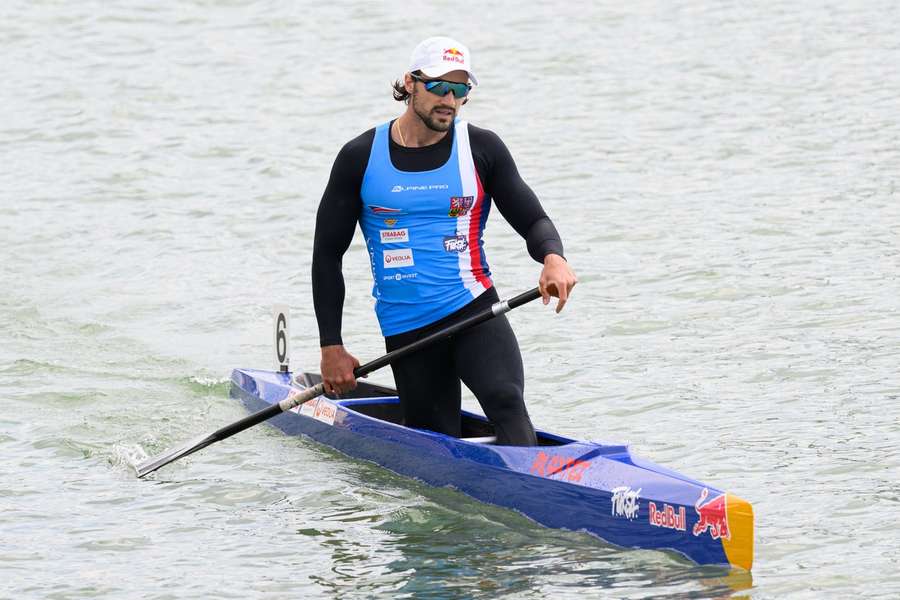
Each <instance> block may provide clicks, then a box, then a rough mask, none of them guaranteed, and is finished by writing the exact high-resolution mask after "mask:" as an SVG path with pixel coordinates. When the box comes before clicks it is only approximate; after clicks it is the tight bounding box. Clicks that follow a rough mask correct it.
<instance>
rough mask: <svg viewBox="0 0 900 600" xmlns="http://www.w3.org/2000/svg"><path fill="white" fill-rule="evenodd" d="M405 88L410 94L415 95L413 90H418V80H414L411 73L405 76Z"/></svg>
mask: <svg viewBox="0 0 900 600" xmlns="http://www.w3.org/2000/svg"><path fill="white" fill-rule="evenodd" d="M403 87H404V88H406V91H407V92H408V93H409V94H412V93H413V90H415V89H416V80H415V79H413V78H412V75H410V74H409V73H407V74H405V75H404V76H403Z"/></svg>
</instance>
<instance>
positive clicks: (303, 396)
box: [137, 288, 541, 477]
mask: <svg viewBox="0 0 900 600" xmlns="http://www.w3.org/2000/svg"><path fill="white" fill-rule="evenodd" d="M540 297H541V292H540V290H538V288H534V289H532V290H529V291H527V292H525V293H523V294H519V295H518V296H515V297H514V298H510V299H509V300H504V301H500V302H497V303H496V304H494V305H493V306H491V307H490V308H489V309H487V310H484V311H482V312H480V313H478V314H476V315H472V316H471V317H469V318H468V319H464V320H462V321H459V322H458V323H454V324H453V325H450V326H448V327H446V328H444V329H442V330H440V331H436V332H435V333H432V334H431V335H429V336H427V337H424V338H422V339H421V340H418V341H416V342H413V343H412V344H409V345H408V346H404V347H402V348H398V349H396V350H394V351H393V352H389V353H387V354H385V355H384V356H381V357H379V358H376V359H375V360H373V361H371V362H368V363H366V364H364V365H361V366H359V367H357V368H356V369H354V370H353V375H354V376H355V377H356V378H357V379H359V378H360V377H365V376H366V375H368V374H369V373H371V372H373V371H376V370H378V369H381V368H382V367H386V366H387V365H389V364H391V363H392V362H394V361H395V360H397V359H400V358H403V357H404V356H408V355H410V354H412V353H413V352H416V351H418V350H421V349H422V348H424V347H426V346H430V345H431V344H433V343H435V342H437V341H440V340H443V339H445V338H448V337H450V336H451V335H453V334H456V333H459V332H460V331H462V330H464V329H468V328H470V327H474V326H475V325H478V324H480V323H483V322H485V321H487V320H489V319H493V318H494V317H496V316H498V315H502V314H504V313H507V312H509V311H511V310H512V309H514V308H518V307H520V306H522V305H523V304H527V303H528V302H531V301H532V300H537V299H538V298H540ZM324 393H325V386H324V385H323V384H321V383H319V384H317V385H315V386H313V387H311V388H307V389H305V390H303V391H302V392H300V393H297V394H291V395H289V396H288V397H287V398H285V399H284V400H282V401H281V402H279V403H277V404H273V405H271V406H268V407H266V408H264V409H262V410H260V411H258V412H255V413H253V414H252V415H248V416H246V417H244V418H243V419H241V420H239V421H235V422H234V423H232V424H231V425H226V426H225V427H222V428H221V429H218V430H216V431H214V432H212V433H210V434H208V435H204V436H201V437H197V438H194V439H192V440H189V441H187V442H185V443H184V444H182V445H181V446H179V447H177V448H173V449H171V450H169V451H167V452H164V453H162V454H160V455H158V456H155V457H153V458H151V459H149V460H147V461H144V462H143V463H141V464H139V465H138V466H137V476H138V477H143V476H145V475H148V474H150V473H152V472H153V471H156V470H157V469H159V468H160V467H164V466H165V465H167V464H169V463H171V462H175V461H176V460H178V459H179V458H182V457H185V456H187V455H189V454H193V453H194V452H196V451H198V450H202V449H203V448H206V447H207V446H209V445H211V444H214V443H216V442H220V441H222V440H224V439H225V438H229V437H231V436H233V435H234V434H236V433H240V432H241V431H244V430H245V429H249V428H250V427H253V426H254V425H258V424H259V423H262V422H263V421H266V420H268V419H271V418H272V417H274V416H276V415H279V414H281V413H283V412H285V411H288V410H290V409H292V408H294V407H296V406H300V405H301V404H303V403H304V402H307V401H309V400H312V399H313V398H317V397H319V396H321V395H322V394H324Z"/></svg>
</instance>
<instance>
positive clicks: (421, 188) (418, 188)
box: [391, 183, 450, 194]
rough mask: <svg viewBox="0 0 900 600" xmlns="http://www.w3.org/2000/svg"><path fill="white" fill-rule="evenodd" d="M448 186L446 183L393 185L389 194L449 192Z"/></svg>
mask: <svg viewBox="0 0 900 600" xmlns="http://www.w3.org/2000/svg"><path fill="white" fill-rule="evenodd" d="M449 189H450V186H449V185H447V184H446V183H431V184H428V185H395V186H394V187H392V188H391V193H394V194H396V193H399V192H429V191H432V190H449Z"/></svg>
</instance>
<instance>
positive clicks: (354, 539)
mask: <svg viewBox="0 0 900 600" xmlns="http://www.w3.org/2000/svg"><path fill="white" fill-rule="evenodd" d="M0 17H2V18H0V56H2V58H0V76H2V79H0V80H2V84H0V408H2V413H0V453H2V468H0V597H2V598H94V597H96V598H138V597H142V598H159V599H162V598H211V597H220V598H286V597H304V598H307V597H309V598H317V597H318V598H328V597H341V598H370V597H385V598H388V597H421V598H498V597H510V598H543V597H554V598H558V597H563V598H574V597H581V596H588V597H603V598H646V597H660V598H664V597H671V598H695V597H696V598H702V597H723V596H724V597H727V596H731V595H737V596H748V597H752V598H784V597H790V598H821V597H834V598H843V597H848V596H851V595H854V596H856V595H859V596H865V597H883V598H893V597H897V596H898V595H900V575H898V574H897V571H896V564H897V562H898V560H900V534H898V533H897V524H898V523H900V483H898V482H900V452H898V445H900V421H898V416H897V414H898V408H897V407H898V398H900V375H898V369H897V366H898V358H900V349H898V341H900V314H898V306H900V300H898V297H900V285H898V283H900V282H898V272H900V250H898V248H900V198H898V194H897V191H896V188H897V185H898V179H900V124H898V121H900V109H898V106H900V104H898V101H897V98H898V97H900V71H898V69H897V65H898V64H900V42H898V40H900V38H898V37H897V33H896V24H897V23H898V22H900V10H898V8H897V6H896V4H895V3H892V2H887V1H882V2H879V1H872V2H859V3H844V4H840V3H838V4H825V3H817V2H801V3H791V2H765V3H757V4H752V5H751V4H740V3H725V2H715V3H706V2H697V1H683V2H675V3H670V2H666V3H664V2H659V3H652V2H639V3H631V4H628V5H627V8H625V7H623V5H621V4H620V3H611V2H610V3H597V4H592V5H579V4H577V3H563V2H551V3H540V4H538V3H534V4H528V3H519V2H494V3H489V4H487V5H484V6H481V5H478V4H475V3H468V2H448V1H441V2H431V3H424V2H413V3H400V2H395V3H387V4H377V3H366V2H360V1H356V2H333V3H329V4H327V5H321V4H301V3H290V2H242V1H236V0H235V1H229V2H225V1H223V2H214V1H207V2H199V1H198V2H179V3H156V2H149V1H143V2H141V1H135V2H106V3H100V2H83V3H72V2H50V1H45V2H40V1H37V2H25V1H21V0H18V1H16V0H14V1H13V2H7V3H4V4H3V6H2V7H0ZM437 33H449V34H451V35H456V36H458V37H460V38H461V39H462V40H463V41H465V42H466V43H467V44H468V45H469V46H470V47H471V49H472V51H473V54H474V56H475V63H476V69H477V70H478V73H479V78H480V80H481V82H482V85H481V86H480V87H479V88H478V89H477V91H476V93H475V95H474V96H473V99H472V102H470V103H469V104H468V105H467V106H466V108H465V110H464V112H463V116H465V117H466V118H468V119H470V120H471V121H473V122H475V123H476V124H479V125H482V126H486V127H489V128H492V129H494V130H495V131H497V132H498V133H499V134H500V135H501V136H502V137H503V138H504V140H505V141H506V142H507V145H508V146H509V147H510V148H511V150H512V152H513V154H514V156H515V157H516V158H517V161H518V164H519V168H520V170H521V171H522V173H523V174H524V176H525V178H526V179H527V180H528V181H529V182H530V183H531V185H532V186H533V187H534V189H535V190H536V191H537V192H538V194H539V196H540V197H541V199H542V201H543V203H544V206H545V208H546V209H547V211H548V212H549V213H550V215H551V216H552V217H553V219H554V220H555V222H556V224H557V226H558V228H559V229H560V231H561V232H562V234H563V237H564V241H565V242H566V246H567V254H568V257H569V260H570V261H571V263H572V264H573V265H574V267H575V268H576V270H577V272H578V274H579V276H580V278H581V283H580V284H579V286H578V288H577V289H576V293H575V296H574V298H573V300H572V302H571V303H570V305H569V307H567V309H566V311H565V312H564V313H563V314H562V315H560V316H556V315H554V314H553V313H552V311H550V310H549V309H542V308H541V307H539V306H537V305H531V306H529V307H527V308H524V309H521V310H519V311H517V312H516V313H513V314H512V315H511V317H510V319H511V321H512V322H513V324H514V326H515V327H516V329H517V331H518V333H519V336H520V341H521V345H522V348H523V353H524V356H525V362H526V368H527V373H528V390H527V392H528V402H529V407H530V410H531V413H532V417H533V419H534V421H535V422H536V424H537V425H538V426H539V427H541V428H543V429H547V430H550V431H557V432H559V433H563V434H566V435H569V436H572V437H578V438H585V439H599V440H609V441H619V442H629V443H631V444H632V446H633V450H634V451H635V453H637V454H639V455H641V456H644V457H647V458H649V459H652V460H654V461H656V462H659V463H662V464H664V465H666V466H669V467H672V468H675V469H678V470H680V471H684V472H686V473H688V474H690V475H693V476H695V477H697V478H699V479H701V480H705V481H709V482H710V483H712V484H715V485H717V486H719V487H723V488H728V489H730V490H732V491H734V492H735V493H737V494H739V495H740V496H742V497H744V498H747V499H748V500H750V501H751V502H752V503H753V504H754V507H755V510H756V515H757V536H756V544H757V547H756V564H755V567H754V571H753V577H752V580H751V579H750V578H749V577H747V576H741V575H738V574H728V573H727V572H725V571H722V570H721V569H709V568H704V569H701V568H697V567H695V566H692V565H690V564H689V563H686V562H685V561H683V560H681V559H678V558H676V557H673V556H670V555H666V554H661V553H655V552H634V551H622V550H619V549H615V548H612V547H609V546H606V545H604V544H602V543H600V542H598V541H597V540H595V539H593V538H590V537H587V536H584V535H581V534H576V533H568V532H558V531H551V530H548V529H544V528H541V527H538V526H536V525H534V524H533V523H531V522H530V521H528V520H526V519H524V518H523V517H520V516H518V515H516V514H515V513H511V512H508V511H504V510H500V509H496V508H493V507H489V506H485V505H482V504H479V503H477V502H474V501H471V500H468V499H466V498H465V497H463V496H460V495H458V494H456V493H455V492H452V491H449V490H439V489H438V490H436V489H431V488H428V487H426V486H423V485H421V484H418V483H416V482H412V481H409V480H406V479H403V478H400V477H397V476H394V475H392V474H389V473H386V472H384V471H382V470H380V469H378V468H377V467H374V466H372V465H369V464H364V463H360V462H356V461H353V460H349V459H347V458H344V457H342V456H340V455H337V454H335V453H333V452H331V451H329V450H327V449H323V448H320V447H317V446H314V445H313V444H311V443H308V442H303V441H299V440H294V439H287V438H285V437H283V436H281V435H279V434H278V433H276V432H275V431H274V430H272V429H269V428H267V427H262V426H261V427H257V428H254V429H252V430H250V431H247V432H245V433H244V434H242V435H240V436H238V437H236V438H233V439H230V440H228V441H226V442H224V443H221V444H218V445H216V446H214V447H212V448H209V449H208V450H206V451H204V452H203V453H200V454H198V455H195V456H194V457H192V458H190V459H188V460H185V461H182V462H179V463H177V464H175V465H173V466H171V467H169V468H167V469H166V470H164V471H162V472H160V473H159V474H158V475H157V476H155V478H154V479H153V480H151V481H139V480H137V479H136V478H135V477H134V474H133V471H132V469H131V466H132V465H133V464H135V462H137V461H139V460H140V459H142V458H144V457H146V456H147V455H148V454H154V453H156V452H159V451H161V450H163V449H165V448H167V447H169V446H171V445H173V444H176V443H179V442H181V441H183V440H184V439H187V438H189V437H191V436H193V435H195V434H198V433H202V432H205V431H208V430H210V429H212V428H215V427H218V426H219V425H221V424H225V423H228V422H230V421H232V420H235V419H236V418H239V417H240V416H241V415H242V414H243V412H242V409H241V408H240V407H239V406H237V405H236V403H235V402H234V401H232V400H230V399H229V398H228V397H227V384H226V381H227V377H228V374H229V371H230V369H231V368H233V367H239V366H246V367H269V366H271V364H272V351H271V348H270V339H269V338H270V323H269V310H270V306H271V304H272V303H273V302H288V303H290V305H291V308H292V312H293V322H294V335H293V346H294V348H293V364H295V365H298V366H305V367H306V368H308V369H315V368H317V364H318V349H317V335H316V332H315V319H314V315H313V312H312V305H311V300H310V286H309V261H310V253H311V245H312V233H313V224H314V216H315V210H316V206H317V203H318V199H319V196H320V194H321V190H322V189H323V186H324V184H325V181H326V179H327V176H328V172H329V169H330V167H331V162H332V160H333V158H334V155H335V154H336V152H337V150H338V149H339V148H340V146H341V144H343V143H344V142H345V141H346V140H348V139H350V138H351V137H353V136H355V135H357V134H358V133H360V132H361V131H363V130H365V129H367V128H369V127H371V126H373V125H374V124H376V123H379V122H382V121H384V120H387V119H388V118H390V117H392V116H394V115H395V114H397V112H398V105H397V104H396V103H394V102H393V101H392V100H391V99H390V96H389V88H388V83H389V81H390V80H391V79H392V78H395V77H397V76H399V75H400V74H401V73H402V71H403V67H404V65H405V62H406V60H407V58H408V55H409V52H410V50H411V48H412V46H413V45H414V44H415V43H416V42H417V41H418V40H419V39H421V38H423V37H426V36H428V35H433V34H437ZM487 252H488V256H489V258H490V260H491V263H492V266H493V268H494V271H495V272H496V279H495V281H496V283H497V285H498V287H499V289H500V290H501V292H502V293H505V294H510V293H513V292H517V291H520V290H524V289H527V288H529V287H531V286H533V285H534V283H535V280H536V277H537V274H538V265H537V264H536V263H533V262H531V261H530V260H529V259H528V258H527V257H526V255H525V251H524V248H523V243H522V241H521V240H520V239H518V238H517V236H516V235H515V234H514V233H513V232H512V231H511V229H510V228H509V227H508V226H507V225H506V224H505V223H504V221H503V220H502V217H501V216H500V215H498V214H495V215H493V216H492V220H491V222H490V223H489V227H488V234H487ZM345 268H346V271H347V272H348V273H350V274H352V275H351V278H350V279H349V282H348V293H349V299H348V302H347V307H346V316H345V339H346V340H347V343H348V344H349V346H350V348H351V350H352V351H353V352H354V353H355V354H357V355H358V356H360V357H361V358H363V359H367V358H373V357H375V356H378V355H379V354H381V353H382V345H381V339H380V337H379V336H378V329H377V324H376V322H375V319H374V317H373V315H372V310H371V299H370V297H369V295H368V288H369V285H370V275H369V274H368V272H367V263H366V257H365V252H364V251H363V249H362V247H361V244H360V243H359V239H357V240H356V241H355V242H354V244H353V246H352V247H351V250H350V252H349V254H348V256H347V259H346V261H345ZM375 379H377V380H381V381H387V382H389V381H390V372H389V371H387V372H384V373H382V374H380V376H379V377H375ZM466 403H467V405H468V406H473V404H474V402H473V401H472V400H471V398H467V401H466Z"/></svg>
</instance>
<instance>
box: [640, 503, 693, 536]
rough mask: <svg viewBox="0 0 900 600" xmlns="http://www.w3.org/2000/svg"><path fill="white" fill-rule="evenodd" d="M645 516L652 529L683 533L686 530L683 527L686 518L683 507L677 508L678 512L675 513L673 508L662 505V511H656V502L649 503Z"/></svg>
mask: <svg viewBox="0 0 900 600" xmlns="http://www.w3.org/2000/svg"><path fill="white" fill-rule="evenodd" d="M647 514H648V515H649V517H650V524H651V525H653V526H654V527H663V528H665V529H675V530H677V531H685V530H686V529H687V527H686V526H685V523H686V521H687V517H686V516H685V510H684V507H683V506H679V507H678V512H675V508H674V507H672V506H670V505H668V504H663V506H662V509H660V510H657V508H656V502H649V503H648V504H647Z"/></svg>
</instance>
